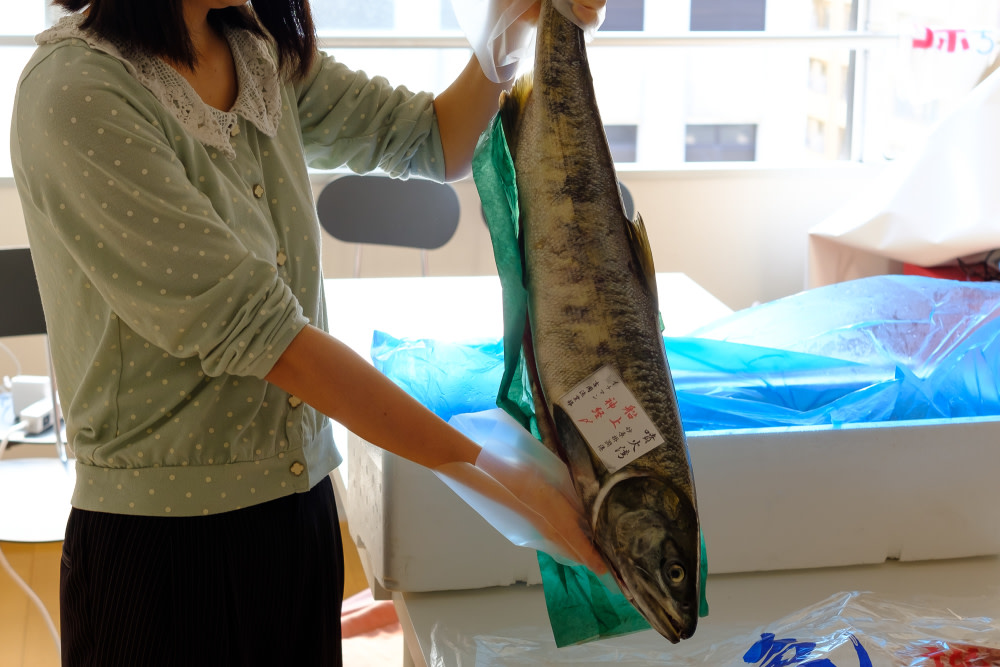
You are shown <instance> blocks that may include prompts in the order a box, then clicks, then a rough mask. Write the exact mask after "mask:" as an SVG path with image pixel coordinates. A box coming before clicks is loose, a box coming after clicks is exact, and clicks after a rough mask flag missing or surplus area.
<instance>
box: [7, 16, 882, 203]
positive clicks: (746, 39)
mask: <svg viewBox="0 0 1000 667" xmlns="http://www.w3.org/2000/svg"><path fill="white" fill-rule="evenodd" d="M864 1H865V0H857V2H864ZM900 39H901V36H900V35H899V34H896V33H876V32H871V31H866V30H850V31H839V32H833V31H824V32H810V33H779V32H774V31H767V30H764V31H741V32H729V31H726V32H715V31H697V32H689V33H676V34H650V33H638V32H633V31H600V32H598V33H597V34H596V35H595V36H594V37H593V39H592V40H591V41H590V43H589V45H588V48H593V49H605V48H609V49H610V48H626V47H643V48H649V47H652V48H664V49H670V48H727V47H728V48H732V47H769V48H773V47H778V48H792V49H795V48H842V49H852V50H854V51H855V53H856V54H862V55H863V54H865V53H866V52H867V51H869V50H872V49H882V48H894V47H895V46H897V45H898V43H899V40H900ZM34 44H35V42H34V36H32V35H11V34H0V48H4V47H25V46H28V47H31V46H34ZM317 45H318V47H319V48H321V49H336V50H343V49H462V50H465V51H467V52H468V53H469V54H470V56H471V53H472V52H471V49H470V48H469V44H468V41H467V40H466V38H465V36H464V35H463V34H461V33H460V32H458V31H453V32H450V33H447V34H445V33H442V34H438V35H412V34H411V35H406V34H400V33H398V32H392V33H390V32H385V31H364V32H347V31H336V32H334V31H324V32H322V33H320V34H319V35H318V37H317ZM855 59H856V60H857V61H859V62H858V66H857V69H856V72H855V77H854V78H855V81H854V82H853V84H852V85H851V86H850V87H849V88H850V90H849V91H848V92H849V94H850V96H851V99H850V100H849V101H848V107H847V108H848V114H849V123H850V124H851V133H850V144H851V147H850V155H849V157H848V159H847V160H844V161H843V162H861V161H862V157H863V140H862V138H863V136H864V104H863V101H864V100H863V97H864V86H865V85H866V84H865V81H864V79H865V77H866V72H865V71H864V69H863V67H864V64H865V62H866V61H867V59H866V58H857V57H855ZM692 164H698V163H686V162H681V163H678V164H677V165H671V166H669V167H666V168H656V167H652V166H649V165H645V164H644V163H623V164H622V166H623V167H624V170H627V171H651V172H660V171H677V170H681V171H683V170H685V169H690V168H691V167H690V165H692ZM701 164H703V165H705V164H708V165H711V164H719V165H725V163H701ZM733 164H736V165H739V168H743V169H788V168H790V167H794V166H795V165H789V164H767V165H761V164H759V163H756V162H737V163H733ZM731 166H732V165H727V166H726V168H727V169H729V168H731ZM12 183H13V178H11V177H10V176H0V184H2V185H10V184H12Z"/></svg>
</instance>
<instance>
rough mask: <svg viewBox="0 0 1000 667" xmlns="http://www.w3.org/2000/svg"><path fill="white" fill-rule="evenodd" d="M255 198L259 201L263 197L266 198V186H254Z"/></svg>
mask: <svg viewBox="0 0 1000 667" xmlns="http://www.w3.org/2000/svg"><path fill="white" fill-rule="evenodd" d="M253 196H254V197H256V198H257V199H260V198H261V197H263V196H264V186H263V185H261V184H260V183H258V184H257V185H255V186H253Z"/></svg>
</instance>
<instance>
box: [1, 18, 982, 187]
mask: <svg viewBox="0 0 1000 667" xmlns="http://www.w3.org/2000/svg"><path fill="white" fill-rule="evenodd" d="M311 4H312V7H313V11H314V13H315V18H316V23H317V25H318V26H319V31H320V37H321V40H322V44H323V47H324V48H325V49H327V50H328V51H330V52H331V53H333V55H334V56H335V57H337V58H338V59H340V60H342V61H343V62H345V63H346V64H348V65H349V66H351V67H354V68H357V69H364V70H365V71H366V72H368V73H370V74H382V75H384V76H386V77H387V78H388V79H389V80H390V81H392V82H393V83H397V84H405V85H406V86H408V87H410V88H411V89H424V90H431V91H435V92H437V91H441V90H443V89H444V87H445V86H447V85H448V84H449V83H450V82H451V81H452V80H453V79H454V77H455V76H457V74H458V73H459V72H460V71H461V70H462V68H463V67H464V66H465V64H466V62H468V58H469V55H470V53H469V50H468V47H467V45H466V42H465V40H464V38H463V37H462V34H461V32H460V31H459V28H458V25H457V22H456V21H455V17H454V15H453V12H452V10H451V0H365V1H364V2H357V0H312V2H311ZM5 10H6V11H5V13H4V28H3V33H4V34H3V35H0V127H2V128H4V132H6V128H8V127H9V120H10V108H11V104H12V101H13V95H14V88H15V84H16V81H17V78H18V75H19V74H20V72H21V70H22V69H23V67H24V64H25V62H27V60H28V58H29V57H30V54H31V52H32V48H33V46H32V44H33V42H32V40H31V36H32V35H34V34H35V33H37V32H39V31H40V30H42V29H43V28H44V27H45V26H46V25H47V24H49V23H51V22H52V21H53V20H54V18H55V17H56V15H57V13H56V10H53V9H50V8H48V0H19V1H18V2H14V3H10V6H9V7H5ZM855 27H857V28H858V32H857V33H847V32H846V31H851V30H852V29H854V28H855ZM928 28H929V29H930V30H931V34H932V39H931V40H930V41H929V42H928V41H927V39H926V35H927V33H926V30H927V29H928ZM963 30H964V33H960V32H959V31H963ZM950 35H955V40H954V48H953V49H952V50H950V51H949V49H948V46H949V44H950V41H951V40H950V38H949V36H950ZM914 43H916V44H926V46H921V47H917V46H912V44H914ZM966 44H968V47H967V48H966V46H965V45H966ZM939 45H940V46H941V47H943V48H939ZM589 56H590V62H591V70H592V72H593V75H594V82H595V87H596V92H597V98H598V104H599V105H600V108H601V116H602V118H603V120H604V122H605V123H606V125H607V127H608V135H609V142H610V143H611V144H612V145H613V146H614V147H615V148H614V150H615V155H616V158H617V159H618V160H620V161H621V162H623V163H624V162H629V163H630V164H631V165H634V166H635V167H636V168H643V169H664V168H677V167H678V166H680V165H683V164H684V163H685V162H688V161H692V160H699V161H701V160H706V159H708V157H709V156H712V155H714V156H717V157H718V158H719V159H725V160H731V159H736V158H734V156H738V159H739V160H741V161H743V160H753V161H755V162H757V163H759V164H762V165H779V166H788V165H795V164H801V163H808V162H812V161H815V160H818V159H826V160H838V159H871V160H881V159H884V158H885V157H893V156H896V155H899V154H901V153H902V152H903V151H904V150H906V149H907V148H908V147H909V146H912V145H914V144H915V143H916V142H918V141H920V140H921V138H922V137H923V136H924V135H925V134H926V132H927V129H928V128H929V127H931V126H933V124H934V123H936V122H937V121H938V120H940V119H941V118H942V117H943V116H944V115H945V114H947V113H948V112H949V111H950V110H951V109H953V108H954V107H955V106H956V105H957V104H959V103H961V101H962V100H963V98H964V97H965V95H966V94H967V93H968V92H969V91H970V90H971V89H972V88H973V87H974V86H975V85H976V83H977V81H978V80H979V78H980V77H981V76H982V74H983V72H984V71H985V70H986V68H987V67H988V66H989V65H990V64H991V63H992V62H993V61H994V60H995V59H997V57H998V56H1000V3H997V2H995V0H966V1H965V2H961V3H948V2H924V3H914V2H912V1H910V0H806V1H803V0H679V2H665V1H663V0H613V1H612V2H609V6H608V15H607V20H606V22H605V25H604V27H603V30H602V31H601V32H600V33H599V34H598V35H596V36H595V37H594V39H593V41H592V42H591V44H590V47H589ZM810 119H812V121H811V120H810ZM817 122H818V123H822V125H823V127H824V128H825V130H824V132H822V133H819V132H816V131H815V130H816V125H815V123H817ZM699 127H702V128H704V127H716V128H723V127H743V128H752V129H753V131H752V133H749V131H748V134H747V136H746V137H745V138H747V139H748V141H747V142H746V143H743V144H739V143H738V142H727V141H726V140H724V138H723V137H722V136H721V134H719V136H716V137H714V138H713V139H712V140H711V141H708V142H707V143H705V144H703V143H701V135H700V133H699V131H698V130H697V129H696V130H694V131H693V134H692V132H689V128H699ZM810 127H811V128H812V130H810ZM718 132H719V133H721V129H720V130H718ZM820 136H822V137H823V139H822V142H823V150H822V151H817V147H818V146H819V141H820V139H819V137H820ZM689 139H693V143H689V141H688V140H689ZM750 139H752V140H750ZM862 140H863V142H864V143H863V144H862V143H860V142H861V141H862ZM0 145H6V144H0ZM10 175H11V172H10V165H9V160H8V157H7V154H6V150H5V149H0V178H2V177H9V176H10Z"/></svg>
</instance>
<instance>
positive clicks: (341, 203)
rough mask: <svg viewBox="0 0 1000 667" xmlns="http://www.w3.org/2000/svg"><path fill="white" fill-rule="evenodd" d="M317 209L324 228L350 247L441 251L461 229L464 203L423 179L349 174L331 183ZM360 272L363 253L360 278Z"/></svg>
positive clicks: (452, 192) (444, 187)
mask: <svg viewBox="0 0 1000 667" xmlns="http://www.w3.org/2000/svg"><path fill="white" fill-rule="evenodd" d="M316 210H317V213H318V214H319V221H320V224H321V225H322V227H323V229H324V230H326V232H327V233H328V234H330V236H332V237H334V238H335V239H337V240H339V241H344V242H345V243H355V244H359V247H358V248H357V252H359V253H360V245H361V244H375V245H388V246H401V247H406V248H418V249H420V250H421V251H423V254H422V257H421V259H422V266H423V272H424V273H425V274H426V251H427V250H434V249H436V248H440V247H441V246H443V245H444V244H446V243H447V242H448V241H449V240H451V237H452V236H454V234H455V230H456V229H457V228H458V219H459V205H458V195H457V194H456V193H455V189H454V188H453V187H451V186H450V185H448V184H446V183H435V182H433V181H427V180H423V179H416V178H414V179H409V180H405V181H403V180H399V179H394V178H389V177H388V176H376V175H365V176H357V175H348V176H341V177H340V178H337V179H335V180H333V181H331V182H330V183H328V184H326V185H325V186H324V187H323V189H322V190H321V191H320V193H319V198H318V199H317V202H316ZM359 272H360V262H359V255H356V259H355V275H358V273H359Z"/></svg>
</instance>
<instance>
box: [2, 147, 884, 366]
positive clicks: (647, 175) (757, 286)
mask: <svg viewBox="0 0 1000 667" xmlns="http://www.w3.org/2000/svg"><path fill="white" fill-rule="evenodd" d="M876 171H877V168H875V167H871V166H861V165H856V164H834V165H832V166H817V167H803V168H797V169H768V168H760V167H754V166H749V167H748V166H746V165H741V166H738V167H728V168H718V167H715V166H713V167H712V168H701V169H698V168H692V169H685V170H677V171H666V172H630V171H626V170H622V171H621V173H620V174H619V177H620V178H621V180H622V182H623V183H625V185H626V186H627V187H628V188H629V190H630V191H631V192H632V196H633V198H634V200H635V203H636V209H637V210H638V211H639V212H640V213H641V214H642V216H643V219H644V220H645V223H646V228H647V230H648V233H649V238H650V243H651V245H652V247H653V259H654V262H655V265H656V268H657V270H658V271H679V272H682V273H686V274H688V275H689V276H690V277H691V278H693V279H694V280H695V281H696V282H698V283H700V284H701V285H702V286H703V287H705V288H706V289H707V290H708V291H709V292H711V293H712V294H714V295H715V296H716V297H718V298H719V299H720V300H721V301H723V302H724V303H725V304H726V305H728V306H729V307H730V308H733V309H735V310H738V309H741V308H746V307H748V306H750V305H753V304H754V303H757V302H766V301H770V300H773V299H777V298H780V297H783V296H787V295H789V294H794V293H796V292H799V291H801V290H802V289H803V288H804V286H805V284H806V283H805V280H806V240H807V232H808V230H809V229H810V228H811V227H812V226H813V225H815V224H816V223H818V222H820V221H821V220H823V219H824V218H825V217H826V216H827V215H828V214H829V213H830V212H832V211H834V210H835V209H836V208H837V207H838V206H839V205H840V204H841V203H842V202H844V201H846V200H847V199H848V198H849V197H851V196H852V194H854V193H855V192H856V191H857V190H858V189H859V188H863V187H864V186H865V184H866V183H867V182H868V181H869V180H870V179H871V178H872V177H873V176H874V175H875V173H876ZM330 178H332V176H331V177H330ZM328 180H329V178H327V177H320V176H317V177H316V178H315V181H314V183H315V185H316V187H317V190H318V188H319V187H321V186H322V184H323V183H325V182H326V181H328ZM455 187H456V190H457V192H458V195H459V201H460V204H461V207H462V220H461V222H460V224H459V227H458V231H457V232H456V234H455V237H454V239H452V241H451V242H450V243H449V244H448V245H446V246H445V247H444V248H441V249H439V250H435V251H431V252H430V253H429V271H430V273H431V275H484V274H492V273H495V271H496V269H495V266H494V263H493V255H492V248H491V246H490V239H489V234H488V232H487V230H486V226H485V224H484V223H483V220H482V217H481V214H480V209H479V199H478V196H477V194H476V190H475V185H474V183H473V182H472V181H471V179H466V180H464V181H461V182H459V183H456V184H455ZM0 216H2V217H0V246H10V245H22V244H25V243H27V237H26V235H25V232H24V225H23V221H22V218H21V213H20V204H19V202H18V199H17V195H16V192H15V190H14V187H13V185H12V183H11V181H9V180H7V181H0ZM354 253H355V248H354V246H350V245H347V244H343V243H340V242H338V241H336V240H334V239H332V238H330V237H326V238H325V239H324V248H323V264H324V271H325V273H326V275H327V277H330V278H343V277H350V276H351V274H352V271H353V267H354ZM361 269H362V270H361V275H362V276H363V277H370V276H398V275H419V273H420V259H419V253H418V252H416V251H413V250H405V249H394V248H383V247H375V246H369V247H366V248H364V250H363V251H362V264H361ZM669 316H670V314H669V313H664V317H669ZM10 347H12V349H15V351H16V352H17V354H18V356H19V357H21V363H22V366H24V372H27V373H34V374H42V373H44V372H45V368H46V367H45V358H44V348H43V346H42V345H41V343H40V342H39V341H38V340H37V339H34V338H28V339H27V340H17V339H15V340H13V341H12V344H11V345H10ZM12 373H13V370H12V363H11V362H10V360H9V359H8V358H7V355H6V354H3V353H2V351H0V376H2V375H9V374H12Z"/></svg>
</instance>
